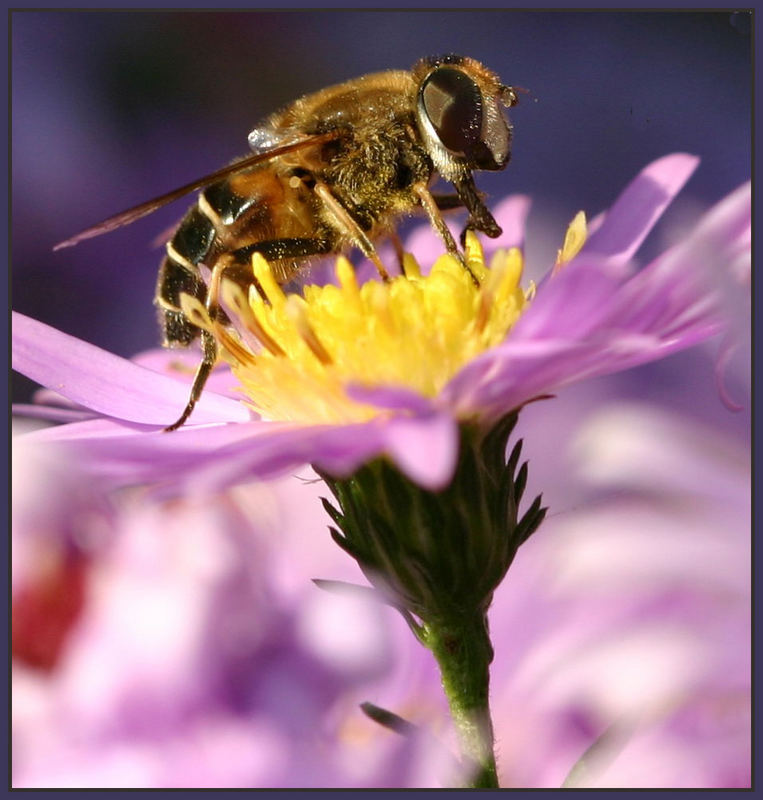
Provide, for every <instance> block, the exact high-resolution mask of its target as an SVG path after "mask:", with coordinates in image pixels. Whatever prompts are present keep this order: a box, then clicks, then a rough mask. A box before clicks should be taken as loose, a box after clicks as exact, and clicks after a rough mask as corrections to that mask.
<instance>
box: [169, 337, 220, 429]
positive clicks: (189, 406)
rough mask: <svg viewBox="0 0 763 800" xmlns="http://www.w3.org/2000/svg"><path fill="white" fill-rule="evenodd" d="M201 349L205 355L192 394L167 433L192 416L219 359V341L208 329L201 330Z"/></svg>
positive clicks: (192, 387) (195, 378)
mask: <svg viewBox="0 0 763 800" xmlns="http://www.w3.org/2000/svg"><path fill="white" fill-rule="evenodd" d="M201 349H202V352H203V354H204V357H203V358H202V361H201V363H200V364H199V366H198V367H197V369H196V374H195V375H194V378H193V384H191V394H190V396H189V398H188V402H187V403H186V406H185V408H184V409H183V413H182V414H181V415H180V416H179V417H178V418H177V419H176V420H175V422H173V423H172V425H168V426H167V427H166V428H165V429H164V431H165V433H169V432H170V431H176V430H177V429H178V428H179V427H181V425H183V424H185V422H186V420H187V419H188V417H190V416H191V412H192V411H193V409H194V408H195V406H196V403H197V402H198V400H199V398H200V397H201V393H202V392H203V391H204V386H205V384H206V382H207V379H208V378H209V375H210V373H211V372H212V369H213V367H214V366H215V362H216V361H217V342H216V341H215V337H214V336H213V335H212V334H211V333H209V332H208V331H202V332H201Z"/></svg>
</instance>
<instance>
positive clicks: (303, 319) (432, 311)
mask: <svg viewBox="0 0 763 800" xmlns="http://www.w3.org/2000/svg"><path fill="white" fill-rule="evenodd" d="M466 261H467V264H468V265H469V268H470V270H471V272H472V274H473V275H474V277H475V278H476V279H477V281H476V282H475V280H473V278H472V276H471V275H470V274H469V272H468V271H467V270H466V269H464V267H463V265H462V264H460V263H459V262H458V260H457V259H456V258H454V257H453V256H451V255H443V256H441V257H440V258H438V259H437V261H436V262H435V264H434V265H433V267H432V269H431V271H430V273H429V274H428V275H426V276H424V275H422V274H421V270H420V269H419V266H418V264H417V263H416V261H415V260H414V258H413V257H412V256H410V255H406V256H405V258H404V264H403V267H404V272H405V275H404V276H401V277H395V278H392V279H391V280H390V281H388V282H381V281H378V280H369V281H367V282H366V283H364V284H363V285H358V282H357V280H356V277H355V273H354V271H353V268H352V265H351V264H350V263H349V261H347V259H345V258H342V257H340V258H339V259H338V260H337V264H336V276H337V280H338V284H339V285H338V286H335V285H327V286H313V285H309V286H305V287H304V290H303V295H302V296H300V295H296V294H289V295H287V294H285V293H284V292H283V290H282V288H281V287H280V286H279V285H278V283H277V282H276V280H275V278H274V277H273V274H272V272H271V271H270V268H269V266H268V264H267V262H266V261H265V259H264V258H263V257H262V256H261V255H259V254H255V256H254V258H253V271H254V276H255V278H256V279H257V282H258V284H259V286H260V287H261V289H262V292H263V294H264V297H263V296H262V295H261V294H260V293H259V292H258V291H257V290H256V288H255V286H252V287H251V288H250V291H249V296H248V297H245V296H244V292H243V291H242V290H241V289H240V288H239V287H238V286H237V285H235V284H233V283H230V282H226V281H223V282H222V285H221V289H220V292H221V296H222V299H223V303H224V304H225V306H226V310H227V311H228V312H229V316H231V318H232V323H233V329H231V328H229V327H224V326H223V325H221V324H220V323H219V322H215V321H213V320H211V319H210V318H209V315H208V314H207V313H206V311H205V310H204V308H203V307H202V306H201V304H200V303H199V302H198V301H197V300H195V299H194V298H191V297H183V298H182V300H183V305H182V307H183V310H184V311H185V313H186V314H187V315H189V316H190V318H191V319H192V320H193V321H194V323H195V324H198V325H200V326H201V327H204V328H206V329H207V330H210V331H211V332H212V333H213V334H214V335H215V337H216V339H217V341H218V344H219V346H220V350H221V354H222V356H223V357H224V358H225V359H226V360H228V361H229V362H230V365H231V368H232V370H233V372H234V374H235V375H236V377H237V378H238V380H239V382H240V384H241V389H242V391H243V393H244V394H245V400H246V402H247V403H248V404H250V405H251V406H252V407H253V408H254V410H256V411H257V412H258V413H260V414H261V415H262V416H263V417H265V418H267V419H280V420H295V421H303V422H312V423H316V422H329V423H333V422H353V421H362V420H366V419H369V418H371V417H373V416H375V415H377V414H378V413H379V410H378V409H377V408H374V407H371V406H369V405H365V404H363V403H362V402H359V401H357V400H355V399H353V398H352V397H350V396H349V395H348V393H347V387H348V386H351V385H360V386H364V387H379V386H384V387H395V388H400V387H402V388H407V389H409V390H413V391H414V392H417V393H419V394H421V395H425V396H428V397H434V396H436V395H437V394H438V393H439V392H440V391H441V390H442V388H443V387H444V386H445V384H446V383H447V382H448V381H449V380H450V379H451V378H452V377H453V376H454V375H455V374H456V373H457V372H458V371H459V370H460V369H461V368H462V367H463V366H464V365H465V364H467V363H468V362H469V361H470V360H471V359H473V358H474V357H475V356H477V355H478V354H479V353H481V352H483V351H485V350H487V349H488V348H490V347H493V346H495V345H496V344H498V343H499V342H501V341H502V340H503V339H504V338H505V337H506V334H507V332H508V331H509V330H510V329H511V327H512V325H513V324H514V323H515V322H516V321H517V319H518V318H519V316H520V314H521V313H522V311H523V310H524V308H525V307H526V306H527V303H528V301H529V299H530V297H531V296H532V293H533V291H534V287H532V286H531V288H530V290H529V291H527V292H525V291H524V290H523V289H522V288H521V287H520V285H519V281H520V278H521V275H522V268H523V259H522V253H521V252H520V251H519V250H518V249H516V248H513V249H511V250H508V251H499V252H498V253H496V255H495V256H494V257H493V259H492V262H491V264H490V267H489V268H488V267H487V266H486V264H485V260H484V254H483V251H482V247H481V245H480V244H479V241H478V239H477V237H476V236H475V235H474V234H473V233H472V232H471V231H470V232H469V234H468V236H467V244H466ZM477 282H478V284H479V285H477ZM250 342H251V343H254V342H257V343H260V344H261V346H260V347H257V346H256V345H254V346H252V345H251V344H250Z"/></svg>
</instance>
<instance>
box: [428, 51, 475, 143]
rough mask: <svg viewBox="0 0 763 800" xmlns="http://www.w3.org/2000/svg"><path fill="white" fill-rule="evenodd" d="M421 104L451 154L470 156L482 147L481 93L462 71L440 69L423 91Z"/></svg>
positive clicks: (434, 72) (446, 68)
mask: <svg viewBox="0 0 763 800" xmlns="http://www.w3.org/2000/svg"><path fill="white" fill-rule="evenodd" d="M420 98H421V103H422V105H423V107H424V112H425V113H426V115H427V117H428V118H429V121H430V122H431V124H432V127H433V128H434V130H435V133H436V134H437V137H438V139H439V140H440V141H441V142H442V144H443V145H444V146H445V147H446V148H447V149H448V150H450V151H451V152H452V153H459V154H468V153H470V152H471V151H472V150H473V149H474V148H475V146H477V145H478V144H479V141H480V135H481V130H482V93H481V92H480V89H479V86H477V84H476V83H475V82H474V81H473V80H472V79H471V78H470V77H469V76H468V75H466V74H465V73H464V72H462V71H461V70H460V69H454V68H453V67H440V68H438V69H436V70H434V71H433V72H432V74H431V75H429V77H427V79H426V80H425V81H424V83H423V85H422V87H421V94H420Z"/></svg>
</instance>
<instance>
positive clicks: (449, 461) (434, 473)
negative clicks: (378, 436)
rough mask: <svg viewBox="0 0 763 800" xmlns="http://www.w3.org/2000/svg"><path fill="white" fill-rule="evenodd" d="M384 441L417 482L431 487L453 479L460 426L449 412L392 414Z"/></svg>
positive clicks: (438, 486)
mask: <svg viewBox="0 0 763 800" xmlns="http://www.w3.org/2000/svg"><path fill="white" fill-rule="evenodd" d="M384 441H385V445H386V449H387V452H388V453H389V454H390V456H391V458H392V460H393V461H394V462H395V463H396V464H397V465H398V467H400V469H401V470H402V471H403V472H404V473H405V474H406V475H407V476H408V477H409V478H410V479H411V480H412V481H413V482H414V483H418V484H419V486H423V487H424V488H425V489H429V490H430V491H438V490H440V489H444V488H445V487H446V486H447V485H448V483H450V479H451V478H452V477H453V472H454V470H455V468H456V460H457V457H458V426H457V425H456V422H455V421H454V419H453V418H452V417H451V416H450V415H448V414H433V415H431V416H429V417H423V418H422V417H395V418H392V419H390V420H389V422H388V424H387V425H386V426H385V428H384Z"/></svg>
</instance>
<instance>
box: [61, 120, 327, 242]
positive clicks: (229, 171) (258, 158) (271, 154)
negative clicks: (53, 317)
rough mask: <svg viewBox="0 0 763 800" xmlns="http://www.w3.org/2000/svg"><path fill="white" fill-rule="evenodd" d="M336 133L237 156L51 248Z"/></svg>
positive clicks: (95, 233) (124, 221)
mask: <svg viewBox="0 0 763 800" xmlns="http://www.w3.org/2000/svg"><path fill="white" fill-rule="evenodd" d="M340 135H341V134H340V133H339V132H338V131H330V132H329V133H322V134H317V135H315V136H307V137H305V138H302V139H298V140H297V141H293V142H288V143H287V144H282V145H279V146H278V147H273V148H272V149H270V150H264V151H259V152H256V153H253V154H252V155H250V156H245V157H244V158H242V159H239V160H238V161H235V162H233V163H232V164H228V165H227V166H225V167H222V168H221V169H218V170H216V171H215V172H211V173H209V174H208V175H204V176H203V177H201V178H197V179H196V180H195V181H192V182H191V183H187V184H186V185H185V186H181V187H180V188H178V189H174V190H173V191H171V192H167V194H163V195H160V196H159V197H155V198H154V199H153V200H148V201H147V202H145V203H141V204H140V205H137V206H134V207H133V208H128V209H127V211H122V212H121V213H119V214H115V215H114V216H113V217H109V218H108V219H105V220H103V222H99V223H98V224H97V225H93V226H92V227H90V228H87V229H86V230H84V231H82V232H81V233H78V234H77V235H76V236H72V237H71V239H66V241H63V242H59V243H58V244H57V245H56V246H55V247H54V248H53V249H54V250H61V249H63V248H64V247H73V246H74V245H75V244H79V242H82V241H85V240H86V239H92V238H93V237H95V236H100V235H101V234H103V233H108V232H109V231H113V230H115V229H116V228H121V227H122V226H124V225H129V224H130V223H132V222H135V220H138V219H140V218H141V217H145V216H147V215H148V214H151V213H152V212H154V211H156V210H157V209H158V208H161V207H162V206H165V205H167V204H168V203H172V202H173V201H174V200H178V199H179V198H181V197H183V195H186V194H188V193H189V192H192V191H194V190H195V189H201V188H202V187H204V186H208V185H209V184H210V183H214V182H215V181H218V180H221V179H222V178H227V177H228V176H229V175H233V174H235V173H236V172H241V171H243V170H246V169H249V168H250V167H253V166H256V165H257V164H261V163H263V162H266V161H269V160H270V159H273V158H277V157H278V156H282V155H286V154H287V153H293V152H295V151H296V150H302V149H304V148H307V147H315V146H316V145H319V144H323V143H325V142H329V141H332V140H333V139H337V138H339V136H340Z"/></svg>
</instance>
